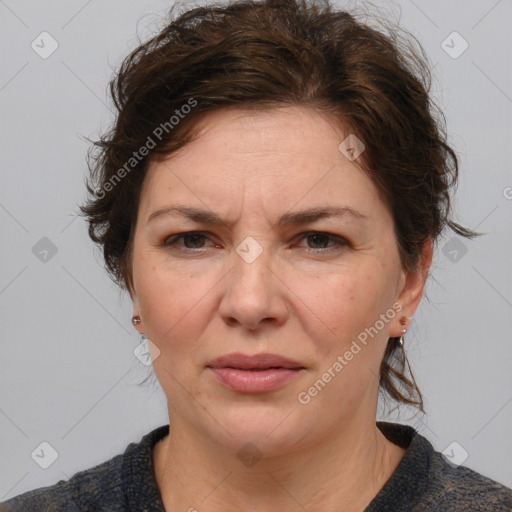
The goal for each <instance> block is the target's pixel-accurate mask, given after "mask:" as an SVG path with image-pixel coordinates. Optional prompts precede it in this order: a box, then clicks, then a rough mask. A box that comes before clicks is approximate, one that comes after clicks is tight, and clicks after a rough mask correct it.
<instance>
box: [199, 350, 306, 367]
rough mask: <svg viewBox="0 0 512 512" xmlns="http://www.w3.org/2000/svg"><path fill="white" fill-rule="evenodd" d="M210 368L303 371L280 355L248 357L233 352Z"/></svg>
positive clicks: (209, 365) (213, 362)
mask: <svg viewBox="0 0 512 512" xmlns="http://www.w3.org/2000/svg"><path fill="white" fill-rule="evenodd" d="M207 367H209V368H236V369H239V370H262V369H264V370H267V369H270V368H287V369H302V368H304V367H303V366H302V365H301V364H300V363H298V362H297V361H293V360H292V359H288V358H287V357H284V356H280V355H278V354H269V353H263V354H254V355H247V354H242V353H241V352H233V353H232V354H226V355H224V356H220V357H218V358H217V359H214V360H213V361H212V362H210V363H208V364H207Z"/></svg>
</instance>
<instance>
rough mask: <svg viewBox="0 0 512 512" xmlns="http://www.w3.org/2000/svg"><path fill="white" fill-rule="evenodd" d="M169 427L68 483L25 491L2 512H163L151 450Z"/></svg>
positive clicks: (0, 506) (0, 505)
mask: <svg viewBox="0 0 512 512" xmlns="http://www.w3.org/2000/svg"><path fill="white" fill-rule="evenodd" d="M168 433H169V425H163V426H160V427H158V428H156V429H154V430H152V431H151V432H149V433H147V434H145V435H144V436H143V437H142V439H141V440H140V441H139V442H132V443H130V444H129V445H128V446H127V448H126V449H125V451H124V453H123V454H119V455H116V456H115V457H113V458H111V459H110V460H107V461H106V462H103V463H101V464H98V465H96V466H94V467H91V468H89V469H86V470H84V471H80V472H78V473H75V474H74V475H73V476H72V477H71V478H70V479H69V480H60V481H59V482H57V483H56V484H54V485H51V486H48V487H41V488H39V489H34V490H32V491H28V492H25V493H24V494H20V495H18V496H15V497H14V498H11V499H9V500H7V501H5V502H2V503H0V512H54V511H55V512H57V511H59V512H79V511H92V510H94V511H101V510H105V511H106V510H108V511H109V512H123V511H127V510H145V511H149V510H157V511H162V510H163V505H162V503H161V500H160V494H159V489H158V486H157V483H156V480H155V476H154V471H153V456H152V450H153V447H154V446H155V444H156V443H157V442H158V441H159V440H161V439H162V438H163V437H165V436H166V435H167V434H168Z"/></svg>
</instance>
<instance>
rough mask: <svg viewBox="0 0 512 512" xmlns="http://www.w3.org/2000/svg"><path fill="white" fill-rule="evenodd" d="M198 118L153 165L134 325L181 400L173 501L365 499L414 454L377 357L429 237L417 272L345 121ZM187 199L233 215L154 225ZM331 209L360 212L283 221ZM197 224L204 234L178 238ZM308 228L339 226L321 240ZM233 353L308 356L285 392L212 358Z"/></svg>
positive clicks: (411, 294)
mask: <svg viewBox="0 0 512 512" xmlns="http://www.w3.org/2000/svg"><path fill="white" fill-rule="evenodd" d="M197 128H198V129H199V132H198V133H199V136H198V137H197V138H196V139H195V140H194V141H193V142H191V143H189V144H188V145H186V146H185V147H184V148H182V149H181V150H179V151H178V152H176V153H174V154H172V155H171V156H170V157H169V158H168V159H167V160H165V161H162V162H160V163H157V162H153V163H151V164H150V166H149V169H148V174H147V176H146V178H145V181H144V186H143V190H142V192H141V200H140V205H139V212H138V219H137V225H136V229H135V233H134V244H133V254H132V267H131V285H130V293H131V296H132V299H133V312H134V314H138V315H140V317H141V320H142V321H141V323H140V324H139V325H137V326H136V328H137V330H138V331H139V332H141V333H146V335H147V336H148V338H149V339H150V340H151V342H152V343H153V344H154V345H153V348H152V349H151V353H152V356H153V358H154V360H153V367H154V370H155V373H156V376H157V378H158V380H159V383H160V385H161V386H162V389H163V391H164V392H165V394H166V397H167V400H168V407H169V425H170V435H169V436H167V437H165V438H164V439H163V440H162V441H161V442H159V443H158V444H157V445H156V446H155V448H154V451H153V458H154V469H155V477H156V480H157V484H158V486H159V489H160V493H161V496H162V500H163V502H164V506H165V508H166V510H183V511H186V510H194V509H196V510H198V511H212V512H213V511H221V510H222V511H224V512H225V511H235V510H236V511H238V510H251V511H267V512H268V511H273V510H276V511H281V512H282V511H298V510H304V509H307V510H308V511H317V510H318V511H320V510H322V511H326V510H328V511H329V510H333V511H334V510H336V511H340V510H343V511H345V512H349V511H360V510H362V509H364V507H366V506H367V505H368V504H369V503H370V502H371V500H372V499H373V498H374V497H375V496H376V495H377V494H378V492H379V491H380V490H381V488H382V486H383V485H384V484H385V483H386V481H387V480H388V479H389V477H390V476H391V474H392V473H393V471H394V470H395V469H396V466H397V465H398V464H399V462H400V460H401V458H402V456H403V454H404V452H405V450H404V449H403V448H401V447H399V446H397V445H395V444H393V443H391V442H390V441H388V440H387V439H386V438H385V437H384V436H383V435H382V434H381V432H380V430H379V429H378V428H377V427H376V424H375V420H376V409H377V398H378V375H379V366H380V363H381V360H382V358H383V354H384V350H385V347H386V343H387V340H388V337H390V336H400V335H401V331H402V329H403V328H404V326H403V325H400V319H402V318H405V317H409V318H410V317H412V315H413V314H414V312H415V310H416V308H417V306H418V304H419V301H420V300H421V296H422V290H423V286H424V283H425V279H426V277H427V274H428V268H429V266H430V262H431V258H432V244H431V242H430V241H429V242H427V243H426V244H425V247H424V249H423V252H422V255H421V260H420V262H419V265H418V269H417V270H416V271H414V272H407V271H405V270H404V269H403V268H402V267H401V264H400V259H399V253H398V248H397V244H396V238H395V234H394V228H393V219H392V216H391V213H390V212H389V211H388V209H387V207H386V206H385V204H384V203H383V202H382V200H381V199H380V196H379V194H378V191H377V189H376V187H375V185H374V184H373V182H372V181H371V180H370V178H369V177H368V176H367V175H366V174H365V173H364V172H363V171H362V170H361V168H359V167H358V166H357V165H356V163H357V161H355V162H352V161H350V160H349V159H348V158H346V157H345V156H344V155H343V154H342V153H341V152H340V151H339V149H338V146H339V144H340V142H341V141H343V140H344V139H345V138H346V137H347V135H348V132H347V133H345V132H344V131H343V130H342V129H341V127H339V126H338V124H336V123H335V122H334V120H333V119H330V118H327V117H326V116H323V115H321V114H319V113H318V112H316V111H314V110H310V109H308V108H302V107H296V106H289V107H286V108H281V109H278V110H277V109H275V110H272V111H270V112H267V113H262V112H258V113H255V112H250V111H243V110H238V109H231V110H228V109H224V110H218V111H215V112H211V113H208V114H207V115H206V116H204V117H203V118H202V120H201V121H200V122H199V124H198V125H197ZM178 203H179V204H181V205H187V206H192V207H196V208H201V209H205V210H208V211H211V212H215V213H216V214H218V215H219V216H220V217H222V219H224V220H225V225H220V226H217V225H209V224H206V223H204V222H200V223H198V222H194V221H191V220H189V219H186V218H185V217H182V216H179V215H173V214H163V215H160V216H158V217H156V218H155V219H153V220H152V221H149V222H148V217H149V215H150V214H151V213H153V212H154V211H156V210H158V209H161V208H165V207H168V206H170V205H172V204H178ZM326 206H334V207H346V206H348V207H351V208H353V209H355V210H357V211H358V212H360V213H361V214H362V215H364V218H357V217H354V216H352V215H348V214H346V215H344V216H342V217H339V218H336V217H333V218H324V219H320V220H317V221H315V222H310V223H308V224H303V225H289V226H285V227H279V226H277V220H278V218H279V217H280V216H281V215H282V214H284V213H287V212H295V211H299V210H303V209H306V208H311V207H326ZM189 231H199V232H201V234H203V235H205V236H204V237H198V238H195V239H194V238H192V239H190V238H188V239H183V238H181V239H179V240H178V241H177V242H176V244H175V245H174V246H166V245H165V241H166V240H169V238H170V237H171V236H172V235H175V234H179V233H184V232H189ZM311 231H314V232H320V233H328V234H331V235H333V236H334V238H329V237H326V236H320V238H315V237H313V238H311V237H309V238H308V237H307V236H306V235H305V233H308V232H311ZM248 236H251V237H253V238H254V239H255V240H256V241H257V242H258V244H259V245H260V247H261V249H262V253H261V254H260V255H259V256H258V257H257V258H256V259H255V260H254V261H253V262H252V263H248V262H246V261H245V260H244V259H243V258H241V257H240V256H239V254H238V253H237V252H236V248H237V247H238V246H239V245H240V244H241V242H242V241H243V240H244V239H245V238H246V237H248ZM336 237H339V239H340V240H341V242H340V244H337V243H336V240H337V238H336ZM396 303H399V304H400V305H401V308H402V309H401V311H400V313H397V314H396V315H395V316H394V318H392V319H390V320H389V321H387V322H386V323H385V325H384V328H382V329H381V330H380V331H379V333H378V335H376V336H374V337H373V338H370V339H369V342H368V344H367V345H366V346H362V349H361V350H360V351H359V352H358V353H357V355H355V356H354V357H353V359H352V360H351V361H349V362H348V364H346V366H344V368H343V370H342V371H340V372H339V373H336V376H335V377H334V378H332V379H331V381H330V382H329V383H328V384H327V385H326V386H325V387H324V388H323V389H322V390H321V391H320V392H319V393H318V394H317V395H316V396H314V397H313V398H311V401H310V402H309V403H307V404H301V403H300V402H299V401H298V399H297V397H298V394H299V393H301V392H304V391H307V390H308V388H310V387H311V386H312V384H313V383H314V382H315V381H316V380H317V379H318V378H319V377H321V376H322V374H323V373H324V372H325V371H326V370H327V369H328V368H329V367H332V365H333V363H334V362H335V361H336V360H337V357H338V356H339V355H342V354H344V353H345V352H346V351H347V350H348V349H349V348H350V346H351V343H352V341H353V340H355V339H357V336H358V334H360V333H361V332H363V331H364V330H365V328H367V327H369V326H373V325H375V323H376V320H378V319H379V315H381V314H383V313H385V312H386V311H388V310H390V309H392V306H393V304H396ZM407 327H408V325H405V328H407ZM150 346H151V344H150ZM155 347H157V348H158V351H159V352H158V351H157V350H156V348H155ZM231 352H243V353H245V354H257V353H262V352H272V353H275V354H280V355H283V356H286V357H288V358H290V359H293V360H295V361H298V362H300V364H301V365H302V366H304V367H305V370H302V371H301V372H300V373H299V374H298V375H297V376H296V377H295V378H294V379H293V380H292V381H290V382H288V383H287V384H286V385H285V386H284V387H282V388H280V389H279V390H276V391H272V392H270V393H266V394H261V395H247V394H241V393H236V392H234V391H232V390H230V389H227V388H226V387H224V386H223V385H221V384H220V383H219V382H218V380H217V379H216V378H215V377H214V375H212V372H211V371H210V370H209V369H207V368H206V367H205V365H206V364H207V363H208V362H210V361H211V360H213V359H214V358H216V357H218V356H220V355H223V354H228V353H231ZM248 442H250V443H253V444H254V445H256V447H257V449H258V450H259V453H260V454H261V458H260V459H259V460H258V461H257V463H256V464H255V465H253V466H252V467H247V466H246V465H245V464H243V463H242V462H241V460H240V459H239V458H238V457H237V452H238V451H239V450H240V449H242V447H244V446H245V445H246V443H248Z"/></svg>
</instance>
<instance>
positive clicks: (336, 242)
mask: <svg viewBox="0 0 512 512" xmlns="http://www.w3.org/2000/svg"><path fill="white" fill-rule="evenodd" d="M300 236H301V238H300V240H307V242H308V244H309V245H310V246H309V247H307V248H306V249H308V250H310V251H312V252H318V251H326V250H333V249H334V250H337V249H338V250H339V249H340V248H341V247H343V246H346V245H348V243H347V241H346V240H345V239H343V238H341V237H339V236H336V235H331V234H330V233H323V232H321V231H310V232H308V233H302V234H301V235H300ZM329 241H330V242H332V245H330V246H327V244H329ZM311 245H313V247H311Z"/></svg>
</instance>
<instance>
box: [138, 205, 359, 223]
mask: <svg viewBox="0 0 512 512" xmlns="http://www.w3.org/2000/svg"><path fill="white" fill-rule="evenodd" d="M162 215H180V216H182V217H186V218H188V219H190V220H192V221H194V222H197V223H203V224H210V225H214V226H216V225H223V226H226V225H227V222H226V221H225V220H223V219H222V218H221V217H219V216H218V215H217V214H216V213H214V212H212V211H208V210H202V209H199V208H193V207H190V206H184V205H172V206H168V207H166V208H161V209H159V210H156V211H154V212H153V213H151V215H149V217H148V220H147V222H148V223H149V222H150V221H152V220H153V219H156V218H157V217H161V216H162ZM346 216H350V217H353V218H355V219H359V220H364V219H367V218H368V217H367V216H366V215H363V214H362V213H361V212H359V211H357V210H354V208H351V207H350V206H342V207H324V208H323V207H315V208H308V209H306V210H301V211H298V212H288V213H285V214H283V215H282V216H281V217H280V218H279V221H278V223H277V225H278V226H279V227H284V226H288V225H301V224H309V223H312V222H315V221H317V220H320V219H326V218H332V217H346Z"/></svg>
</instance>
